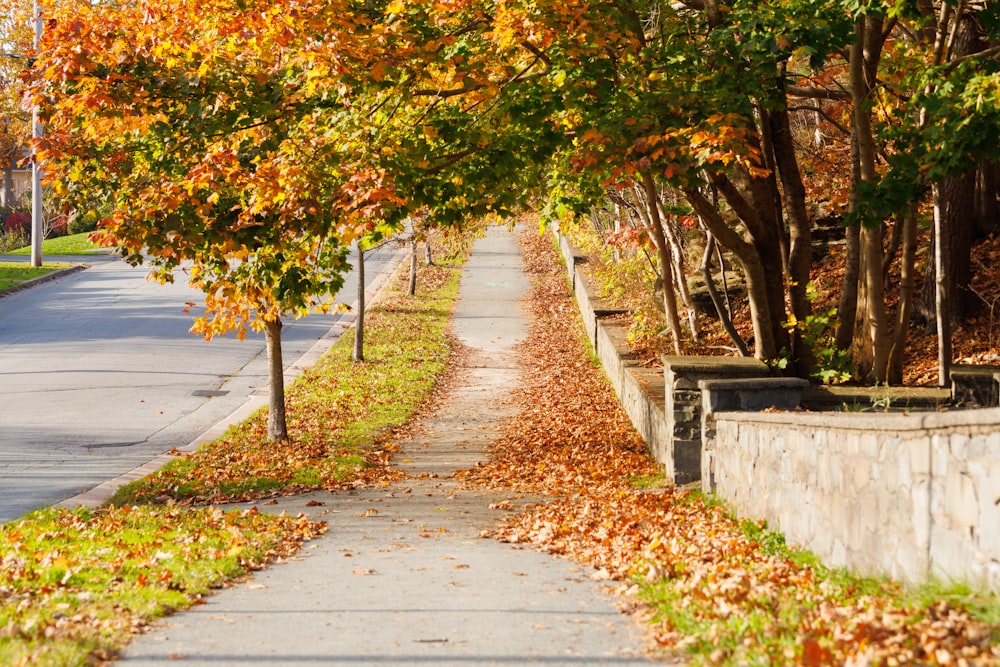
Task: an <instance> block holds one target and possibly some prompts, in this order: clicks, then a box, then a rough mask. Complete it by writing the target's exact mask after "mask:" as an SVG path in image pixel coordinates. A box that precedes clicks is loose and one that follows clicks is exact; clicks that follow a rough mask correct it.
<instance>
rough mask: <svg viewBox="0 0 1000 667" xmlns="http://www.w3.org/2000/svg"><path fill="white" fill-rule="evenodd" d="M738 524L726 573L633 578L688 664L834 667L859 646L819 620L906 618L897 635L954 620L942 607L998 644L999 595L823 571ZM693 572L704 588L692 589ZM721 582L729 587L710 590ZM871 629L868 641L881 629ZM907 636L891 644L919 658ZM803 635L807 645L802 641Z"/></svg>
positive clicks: (687, 564) (779, 541) (685, 569)
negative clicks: (674, 636)
mask: <svg viewBox="0 0 1000 667" xmlns="http://www.w3.org/2000/svg"><path fill="white" fill-rule="evenodd" d="M721 510H722V511H725V507H724V506H723V507H722V508H721ZM738 525H739V530H740V532H741V533H742V534H743V536H744V537H745V538H746V542H745V543H744V544H743V545H742V546H736V545H737V543H736V542H735V541H733V542H731V543H730V545H731V546H730V549H732V551H728V550H727V551H726V552H723V554H724V555H723V558H722V559H721V562H725V563H726V567H724V568H723V567H716V566H712V565H708V566H706V564H705V563H704V562H699V561H698V559H697V558H695V559H693V560H691V561H687V560H685V559H683V558H680V559H679V560H678V561H677V562H673V563H671V566H672V570H671V572H672V575H670V576H665V577H652V578H646V577H642V576H640V577H638V578H637V583H638V585H639V595H640V597H641V598H642V600H643V601H644V602H645V603H646V604H648V605H649V607H650V609H651V611H652V612H653V617H654V619H655V621H656V622H657V623H660V624H663V626H665V627H668V628H670V630H671V631H672V632H674V633H677V634H679V636H680V637H681V639H680V641H679V642H678V643H677V646H678V647H679V648H681V649H683V650H684V651H685V652H686V654H687V656H686V657H687V658H688V661H689V663H690V664H695V665H699V664H713V665H719V664H721V665H741V666H742V665H760V666H762V667H763V666H765V665H774V664H802V663H803V662H805V663H806V664H836V663H837V662H838V661H839V658H836V656H838V655H842V651H844V650H845V649H850V648H851V647H852V646H853V644H855V643H856V640H850V639H848V640H844V639H842V638H838V633H837V632H835V631H832V630H831V627H832V626H831V625H830V624H828V623H827V620H828V619H827V617H825V616H824V614H831V613H840V612H842V613H845V614H846V615H848V616H849V617H851V618H850V620H848V621H845V622H844V624H843V625H842V628H843V629H842V630H841V632H845V631H851V629H852V628H862V629H863V628H865V627H869V624H870V625H871V626H872V627H874V626H875V625H876V624H877V623H878V622H879V621H880V619H883V618H888V617H892V616H896V617H898V618H905V619H906V620H905V623H902V622H900V623H899V624H898V625H897V627H900V628H901V627H903V626H904V625H913V626H916V625H917V624H920V623H924V622H927V623H930V622H932V621H933V620H935V619H936V618H937V614H938V613H941V614H942V615H943V616H948V615H949V614H951V613H952V612H951V611H942V612H938V611H937V610H939V609H941V608H942V607H941V605H946V607H945V609H948V610H957V612H958V613H967V614H968V616H969V618H970V619H971V620H972V621H973V622H977V623H980V624H984V628H985V629H983V630H977V631H976V632H986V633H987V637H986V639H985V642H986V644H987V645H994V644H995V643H996V642H998V641H1000V596H997V595H996V594H993V593H989V592H986V591H983V590H981V589H976V588H975V587H972V586H968V585H964V584H954V583H952V584H942V583H934V582H932V583H929V584H925V585H923V586H920V587H915V588H913V587H906V586H903V585H901V584H900V583H898V582H894V581H892V580H889V579H887V578H879V577H868V576H862V575H859V574H857V573H854V572H851V571H849V570H847V569H845V568H829V567H826V566H824V565H823V563H822V562H821V561H820V560H819V558H817V557H816V556H815V554H813V553H811V552H809V551H807V550H803V549H796V548H792V547H790V546H788V544H786V542H785V538H784V536H783V535H782V534H781V533H779V532H776V531H772V530H770V529H768V527H767V524H766V522H762V521H750V520H741V521H738ZM677 553H678V554H681V553H685V552H684V550H683V549H680V550H678V552H677ZM782 563H787V564H790V565H793V569H788V568H786V567H784V566H782ZM695 573H697V574H695ZM693 574H695V578H696V579H698V580H699V581H704V582H705V583H703V584H700V585H699V584H692V575H693ZM725 577H730V581H731V582H734V583H730V584H728V585H724V586H717V585H714V584H717V583H718V582H719V581H720V580H721V578H725ZM786 577H792V578H793V579H791V580H786ZM706 584H707V587H706ZM838 610H839V612H838ZM866 614H867V615H868V616H867V618H866ZM883 614H885V616H883ZM889 627H891V622H890V625H889ZM805 629H808V631H806V630H805ZM872 632H873V633H874V634H873V636H874V635H877V633H878V632H887V630H885V629H882V630H873V631H872ZM911 634H913V635H914V636H906V635H905V633H904V632H903V631H902V630H900V631H899V636H898V638H897V642H896V643H897V644H898V647H900V650H907V649H909V650H912V651H915V652H916V653H915V654H916V655H918V656H919V655H920V654H919V652H917V651H918V649H919V647H917V646H916V640H915V638H914V637H915V636H919V635H920V632H919V631H917V632H914V633H911ZM804 637H806V638H808V642H807V644H803V638H804ZM963 641H964V640H962V639H958V640H957V643H956V644H955V645H954V646H952V648H951V649H950V650H952V651H957V650H959V649H960V648H961V646H962V645H963ZM970 641H971V640H970ZM976 641H980V642H982V641H984V640H982V639H980V640H976ZM845 644H846V645H845ZM956 646H957V647H958V648H955V647H956ZM880 650H883V651H884V652H883V653H881V654H878V655H877V656H876V658H875V659H874V660H875V664H883V663H884V662H885V661H887V660H889V656H890V655H891V651H887V650H886V649H884V648H882V649H880ZM806 652H808V654H809V655H808V656H806ZM918 662H919V659H918ZM887 664H892V663H891V661H889V662H888V663H887ZM935 664H936V663H935ZM988 664H993V663H988Z"/></svg>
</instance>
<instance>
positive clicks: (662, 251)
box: [642, 172, 681, 355]
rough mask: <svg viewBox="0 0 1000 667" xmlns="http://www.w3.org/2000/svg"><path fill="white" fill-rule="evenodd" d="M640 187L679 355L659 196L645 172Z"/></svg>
mask: <svg viewBox="0 0 1000 667" xmlns="http://www.w3.org/2000/svg"><path fill="white" fill-rule="evenodd" d="M642 185H643V189H644V190H645V194H646V203H647V205H648V207H649V218H650V227H651V228H652V229H651V230H650V231H651V232H652V233H653V241H654V242H655V243H656V252H657V254H658V255H659V258H660V280H661V281H662V282H663V307H664V311H665V312H666V314H667V323H668V324H669V325H670V333H671V337H672V339H673V344H674V354H678V355H679V354H680V353H681V321H680V318H679V317H678V315H677V298H676V296H675V295H674V289H673V286H674V277H673V271H672V268H671V264H672V262H671V261H670V247H669V246H668V242H667V238H666V235H665V234H664V232H663V221H662V220H661V219H660V209H659V207H658V206H657V199H658V198H659V195H658V193H657V191H656V184H655V183H654V182H653V175H652V174H650V173H649V172H646V173H644V174H643V175H642Z"/></svg>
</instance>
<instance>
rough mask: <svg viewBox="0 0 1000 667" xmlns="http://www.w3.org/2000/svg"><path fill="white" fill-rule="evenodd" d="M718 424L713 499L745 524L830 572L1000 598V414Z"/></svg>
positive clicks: (745, 418) (723, 418) (755, 418)
mask: <svg viewBox="0 0 1000 667" xmlns="http://www.w3.org/2000/svg"><path fill="white" fill-rule="evenodd" d="M715 422H716V440H715V442H714V443H713V451H714V456H713V461H712V464H713V470H712V479H713V480H714V485H712V486H711V487H710V488H706V490H709V491H712V492H714V493H715V494H717V495H718V496H719V497H720V498H722V499H724V500H726V501H727V502H728V503H730V504H731V505H732V506H733V508H734V509H735V510H736V511H737V513H739V514H740V515H743V516H752V517H757V518H763V519H767V521H768V522H769V523H770V525H771V527H772V528H774V529H776V530H780V531H781V532H783V533H784V534H785V537H786V539H787V540H788V541H789V543H791V544H795V545H799V546H802V547H805V548H807V549H809V550H811V551H813V552H814V553H816V554H817V555H818V556H819V557H820V558H821V559H823V561H824V562H826V563H827V564H830V565H842V566H846V567H850V568H851V569H853V570H855V571H859V572H862V573H871V574H886V575H889V576H892V577H894V578H897V579H900V580H903V581H911V582H919V581H923V580H925V579H926V578H927V577H928V576H930V575H935V576H938V577H941V578H943V579H945V580H948V579H955V580H965V581H970V582H972V583H973V584H977V585H982V586H986V587H990V588H992V589H993V590H1000V409H989V410H976V411H959V412H952V413H936V414H926V413H925V414H910V415H899V414H852V413H837V414H803V413H719V414H716V420H715ZM706 487H708V485H707V484H706Z"/></svg>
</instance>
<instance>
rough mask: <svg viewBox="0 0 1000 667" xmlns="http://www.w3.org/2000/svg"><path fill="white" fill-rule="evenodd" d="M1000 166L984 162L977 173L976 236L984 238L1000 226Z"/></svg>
mask: <svg viewBox="0 0 1000 667" xmlns="http://www.w3.org/2000/svg"><path fill="white" fill-rule="evenodd" d="M998 182H1000V165H998V164H997V163H996V162H990V161H988V160H982V161H981V162H980V164H979V169H978V170H977V171H976V213H975V218H976V236H978V237H984V236H987V235H988V234H991V233H993V232H994V231H996V229H997V227H998V225H1000V200H998V197H1000V190H998V188H997V184H998Z"/></svg>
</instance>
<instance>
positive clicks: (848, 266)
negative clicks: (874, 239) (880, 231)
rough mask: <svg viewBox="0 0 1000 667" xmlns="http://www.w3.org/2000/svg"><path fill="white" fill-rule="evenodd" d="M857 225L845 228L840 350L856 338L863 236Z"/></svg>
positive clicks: (840, 302) (838, 318)
mask: <svg viewBox="0 0 1000 667" xmlns="http://www.w3.org/2000/svg"><path fill="white" fill-rule="evenodd" d="M860 231H861V230H860V229H859V228H858V226H857V225H851V226H850V227H847V228H846V229H844V241H845V244H844V279H843V282H841V287H840V300H839V302H838V303H837V334H836V338H835V343H836V345H837V349H838V350H848V349H850V347H851V341H853V340H854V321H855V319H857V313H858V280H859V275H860V271H861V237H860Z"/></svg>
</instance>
